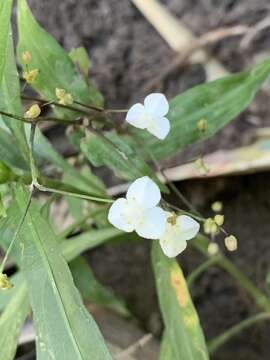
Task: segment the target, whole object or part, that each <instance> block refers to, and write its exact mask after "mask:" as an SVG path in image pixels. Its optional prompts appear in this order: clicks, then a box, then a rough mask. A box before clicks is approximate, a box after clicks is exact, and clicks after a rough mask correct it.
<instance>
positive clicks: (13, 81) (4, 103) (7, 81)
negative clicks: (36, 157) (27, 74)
mask: <svg viewBox="0 0 270 360" xmlns="http://www.w3.org/2000/svg"><path fill="white" fill-rule="evenodd" d="M10 31H11V30H10ZM6 57H7V62H6V64H5V68H4V74H3V79H2V84H1V86H0V110H3V111H5V112H9V113H11V114H15V115H18V116H22V115H23V109H22V104H21V98H20V84H19V76H18V72H17V68H16V61H15V57H14V49H13V42H12V37H9V39H8V47H7V54H6ZM1 117H2V119H3V120H4V123H5V125H6V126H7V127H8V128H9V129H10V131H11V133H12V134H13V136H14V137H15V139H16V141H17V146H16V149H17V151H18V153H21V154H22V155H23V157H24V159H25V160H26V161H28V146H27V141H26V136H25V131H24V123H23V122H21V121H18V120H15V119H12V118H10V117H6V116H1Z"/></svg>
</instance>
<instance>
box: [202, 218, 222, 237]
mask: <svg viewBox="0 0 270 360" xmlns="http://www.w3.org/2000/svg"><path fill="white" fill-rule="evenodd" d="M223 224H224V215H220V214H218V215H215V216H214V218H208V219H206V220H205V222H204V225H203V227H204V232H205V233H206V234H209V235H216V234H217V233H218V232H219V227H220V226H222V225H223Z"/></svg>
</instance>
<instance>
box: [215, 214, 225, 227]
mask: <svg viewBox="0 0 270 360" xmlns="http://www.w3.org/2000/svg"><path fill="white" fill-rule="evenodd" d="M214 221H215V223H216V224H217V225H218V226H222V225H223V224H224V215H219V214H218V215H216V216H215V217H214Z"/></svg>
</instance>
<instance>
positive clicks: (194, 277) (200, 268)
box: [187, 255, 220, 286]
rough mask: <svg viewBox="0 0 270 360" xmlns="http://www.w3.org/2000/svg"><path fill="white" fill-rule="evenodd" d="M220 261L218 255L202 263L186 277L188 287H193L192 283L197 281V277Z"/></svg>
mask: <svg viewBox="0 0 270 360" xmlns="http://www.w3.org/2000/svg"><path fill="white" fill-rule="evenodd" d="M219 260H220V257H219V255H215V256H212V257H210V258H209V259H208V260H206V261H204V262H203V263H202V264H201V265H200V266H198V267H197V268H196V269H195V270H194V271H192V273H191V274H190V275H189V276H188V277H187V284H188V286H191V285H193V283H194V281H195V280H197V278H198V277H199V276H201V274H202V273H203V272H205V271H206V270H207V269H209V268H210V267H211V266H213V265H215V264H217V263H218V262H219Z"/></svg>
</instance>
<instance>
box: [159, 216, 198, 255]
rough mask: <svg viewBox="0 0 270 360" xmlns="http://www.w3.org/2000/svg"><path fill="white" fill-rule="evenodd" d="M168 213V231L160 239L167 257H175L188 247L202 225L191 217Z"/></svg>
mask: <svg viewBox="0 0 270 360" xmlns="http://www.w3.org/2000/svg"><path fill="white" fill-rule="evenodd" d="M165 213H166V218H167V222H166V230H165V233H164V234H163V236H162V237H161V238H160V241H159V242H160V246H161V248H162V250H163V252H164V254H165V255H167V256H168V257H175V256H177V255H179V254H180V253H181V252H182V251H184V250H185V248H186V247H187V240H190V239H192V238H194V237H195V236H196V235H197V234H198V232H199V229H200V224H199V223H198V222H197V221H195V220H194V219H192V218H191V217H190V216H186V215H180V216H177V215H175V214H172V213H169V212H167V211H166V212H165Z"/></svg>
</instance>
